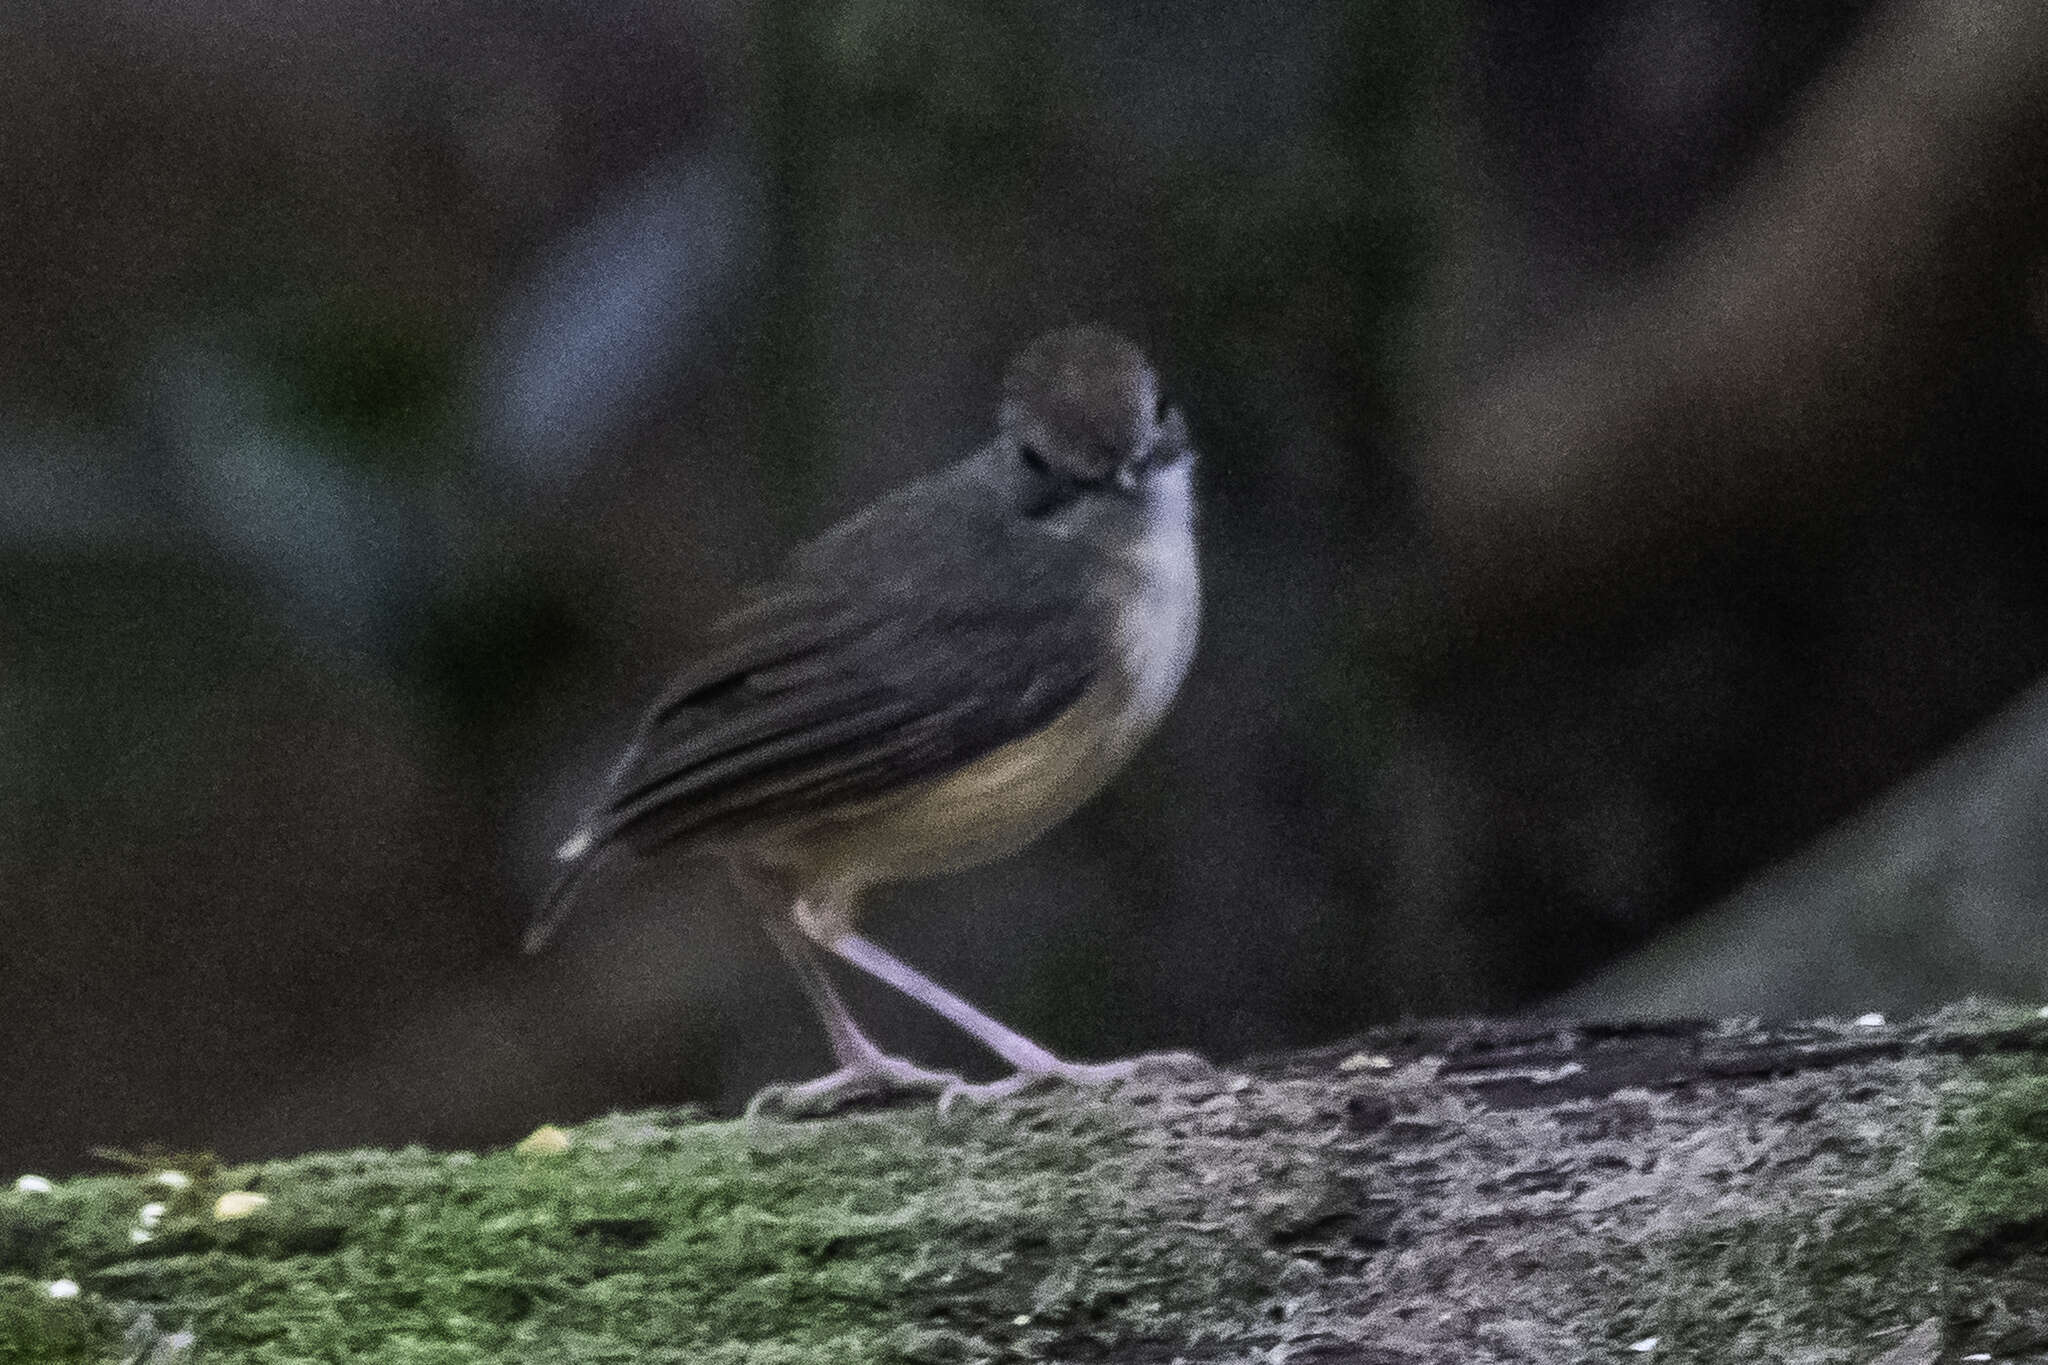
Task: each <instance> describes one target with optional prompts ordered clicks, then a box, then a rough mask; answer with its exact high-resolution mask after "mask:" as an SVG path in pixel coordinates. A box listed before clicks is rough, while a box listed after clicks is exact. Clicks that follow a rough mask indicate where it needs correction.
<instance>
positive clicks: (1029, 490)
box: [524, 324, 1202, 1116]
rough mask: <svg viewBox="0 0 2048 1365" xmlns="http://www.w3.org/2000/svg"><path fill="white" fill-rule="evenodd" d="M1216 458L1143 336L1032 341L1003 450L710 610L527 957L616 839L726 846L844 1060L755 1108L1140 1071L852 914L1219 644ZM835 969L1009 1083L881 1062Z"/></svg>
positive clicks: (663, 848)
mask: <svg viewBox="0 0 2048 1365" xmlns="http://www.w3.org/2000/svg"><path fill="white" fill-rule="evenodd" d="M1195 463H1196V461H1195V452H1194V449H1193V446H1192V444H1191V442H1190V439H1189V434H1188V428H1187V423H1186V420H1185V418H1184V417H1183V415H1182V413H1181V411H1180V409H1179V408H1177V407H1172V406H1169V405H1167V404H1166V403H1165V402H1164V400H1163V399H1162V398H1161V394H1160V382H1159V379H1158V376H1157V374H1156V373H1155V372H1154V370H1153V368H1152V366H1151V364H1150V363H1149V361H1148V360H1147V359H1146V357H1145V355H1144V353H1143V352H1142V351H1141V350H1140V349H1139V348H1138V347H1137V346H1136V345H1135V344H1133V343H1132V342H1131V341H1129V340H1127V339H1126V338H1125V337H1124V336H1122V335H1120V334H1119V333H1117V332H1115V331H1112V330H1110V329H1109V328H1106V327H1103V326H1100V325H1095V324H1088V325H1079V326H1071V327H1065V328H1061V329H1057V330H1054V331H1050V332H1047V333H1045V334H1044V335H1042V336H1039V337H1038V338H1037V339H1036V340H1034V341H1032V342H1031V343H1030V344H1028V345H1027V346H1025V347H1024V348H1023V349H1022V350H1021V351H1019V352H1018V353H1017V355H1016V357H1015V358H1014V359H1013V360H1012V361H1011V363H1010V364H1009V366H1008V368H1007V370H1006V371H1005V373H1004V375H1003V378H1002V384H1001V392H1000V399H999V402H998V403H997V405H996V421H995V432H994V434H993V436H991V437H990V438H988V439H987V440H986V441H984V442H983V443H982V444H981V445H980V446H979V447H977V448H975V449H974V450H972V451H971V452H970V453H968V454H967V455H966V456H965V457H964V458H961V459H959V460H958V461H957V462H956V463H953V464H951V465H949V466H946V467H944V468H942V469H940V470H938V471H937V472H935V473H932V474H930V475H928V476H926V477H924V478H922V479H918V480H915V481H913V482H910V483H908V484H906V485H904V486H902V487H900V488H898V489H896V490H895V491H893V492H891V493H887V494H885V495H883V496H882V497H881V498H879V499H878V500H877V501H875V502H874V503H872V504H870V505H869V506H868V507H866V508H865V509H864V510H862V511H859V512H857V513H855V514H854V515H852V516H850V517H848V518H847V519H846V520H844V521H842V522H840V523H838V524H837V525H835V526H833V527H831V528H830V529H829V530H826V531H825V532H823V533H822V534H821V535H819V536H817V537H816V538H815V539H813V540H811V541H809V542H808V543H806V544H803V545H801V546H799V547H798V548H797V549H796V550H794V551H793V552H792V553H791V554H790V556H789V558H788V560H787V562H786V563H785V564H784V566H783V567H782V568H781V570H780V571H779V572H778V573H776V574H775V575H774V576H772V577H770V578H769V579H768V580H767V581H765V582H763V583H761V584H759V585H758V586H756V587H754V588H753V589H752V590H751V591H749V592H747V593H745V594H744V595H743V596H742V597H741V599H740V600H739V602H738V603H737V604H736V605H735V606H734V607H733V608H732V609H731V610H729V611H727V612H726V613H725V614H724V615H722V616H720V617H718V618H717V619H716V620H715V621H714V622H713V624H712V625H711V626H710V628H709V630H708V631H707V632H706V638H705V641H704V643H703V646H702V648H701V650H700V651H699V652H697V654H696V655H695V657H694V658H693V659H691V660H690V661H689V662H687V663H686V664H685V665H684V666H683V667H682V668H681V669H680V671H679V672H677V673H676V674H675V675H674V677H673V679H672V680H671V681H670V682H669V684H668V686H667V687H666V688H665V689H664V690H663V691H662V692H661V694H660V695H659V697H658V699H657V700H656V701H655V702H654V704H653V705H652V707H651V708H649V709H648V710H647V712H646V713H645V715H644V717H643V718H642V719H641V721H640V723H639V725H638V727H637V729H636V730H635V731H634V732H633V734H632V738H631V740H630V741H629V742H628V743H627V744H626V746H625V748H624V750H623V752H622V753H621V754H620V756H619V757H618V759H617V761H616V762H615V763H614V764H613V765H612V767H611V769H610V772H609V776H608V777H607V779H606V780H605V781H604V782H603V783H602V785H601V787H600V789H599V791H598V793H597V795H596V797H595V799H594V800H593V801H592V802H591V804H590V806H589V808H588V811H587V814H586V815H585V816H584V818H583V819H582V821H581V822H580V823H579V824H578V825H577V827H576V828H575V830H574V832H573V833H571V834H570V835H569V837H568V838H566V839H565V840H563V841H562V843H561V844H560V846H559V847H558V849H557V850H556V862H557V864H558V869H557V876H556V879H555V881H554V884H553V886H552V887H551V889H550V890H549V891H548V893H547V894H546V896H545V897H544V899H543V900H542V901H541V902H540V904H539V906H538V908H537V909H536V911H535V914H534V918H533V920H532V922H531V925H530V927H529V928H528V931H527V933H526V937H525V941H524V946H525V949H526V951H527V952H529V953H532V952H537V951H539V950H540V949H541V948H542V947H544V946H545V945H546V944H547V942H548V941H549V940H550V938H551V937H552V936H553V935H554V933H555V931H556V930H557V929H558V928H559V926H560V925H561V923H562V922H563V920H564V919H565V918H566V917H567V916H568V915H569V913H570V912H571V910H572V909H573V908H574V907H575V906H576V904H577V903H578V902H579V900H581V899H582V898H583V895H584V893H585V891H586V889H587V886H588V884H589V882H590V880H591V877H592V874H593V871H594V870H595V869H596V868H597V867H599V866H600V865H601V863H602V862H603V861H605V856H606V855H607V854H609V853H612V852H614V851H617V850H624V851H627V852H629V853H630V854H632V855H634V856H635V857H637V858H641V859H656V860H658V861H661V862H667V861H669V860H673V859H683V858H691V857H700V856H701V857H709V858H711V859H713V860H715V861H717V862H718V863H720V864H722V865H723V867H724V869H725V871H726V873H727V874H728V876H729V878H730V880H731V881H732V882H733V883H734V884H735V885H736V887H737V888H738V889H739V890H740V891H741V893H742V894H743V895H744V896H745V897H746V899H747V900H748V901H749V902H751V903H752V904H753V905H755V906H756V907H757V908H758V909H759V911H760V913H761V918H762V923H763V926H764V927H765V929H766V930H767V932H768V935H769V937H770V938H771V939H772V941H773V942H774V944H775V946H776V947H777V949H778V950H779V951H780V952H781V954H782V956H783V957H784V958H785V959H787V961H788V963H789V965H790V967H791V968H792V969H793V970H794V971H795V973H796V976H797V979H798V981H799V982H800V983H801V985H802V988H803V991H804V994H805V995H806V997H807V998H808V999H809V1002H810V1004H811V1006H812V1008H813V1009H814V1010H815V1011H816V1013H817V1015H818V1018H819V1021H820V1022H821V1024H822V1025H823V1027H824V1031H825V1036H826V1039H827V1041H828V1042H829V1043H830V1045H831V1049H832V1053H833V1057H834V1059H835V1062H836V1066H835V1069H834V1070H832V1071H831V1072H829V1073H828V1074H826V1075H824V1076H820V1077H818V1078H817V1079H815V1080H812V1081H808V1082H804V1083H802V1084H798V1085H790V1084H786V1083H785V1084H781V1085H777V1086H771V1087H769V1088H768V1089H767V1090H764V1091H763V1092H762V1093H761V1094H760V1095H757V1096H756V1097H755V1099H754V1102H753V1103H752V1104H751V1105H750V1106H749V1109H748V1112H749V1114H750V1115H751V1114H755V1113H758V1112H762V1111H763V1110H764V1108H765V1109H766V1110H769V1111H773V1112H776V1113H781V1114H786V1115H790V1116H802V1115H809V1114H818V1113H825V1112H830V1111H832V1110H834V1109H837V1108H840V1107H843V1106H845V1105H847V1104H851V1103H855V1102H860V1101H867V1100H884V1101H886V1100H889V1099H894V1098H897V1097H899V1096H902V1095H905V1094H929V1095H937V1096H938V1097H939V1102H940V1105H941V1107H944V1106H946V1105H949V1104H951V1103H952V1102H953V1101H955V1100H957V1099H959V1098H962V1097H971V1098H975V1099H990V1098H998V1097H1001V1096H1006V1095H1012V1094H1016V1093H1018V1092H1019V1091H1021V1090H1023V1089H1025V1088H1026V1087H1029V1086H1032V1085H1035V1084H1038V1083H1042V1082H1069V1083H1073V1084H1077V1085H1099V1084H1103V1083H1107V1082H1112V1081H1117V1080H1121V1079H1126V1078H1128V1077H1130V1076H1132V1075H1133V1074H1135V1073H1136V1072H1137V1070H1138V1069H1139V1068H1140V1066H1141V1065H1142V1064H1143V1063H1144V1062H1145V1061H1146V1059H1142V1058H1141V1059H1130V1060H1126V1061H1122V1062H1110V1063H1082V1062H1074V1061H1069V1060H1067V1059H1065V1058H1062V1057H1060V1056H1058V1055H1056V1054H1055V1053H1053V1052H1052V1051H1050V1050H1048V1049H1047V1048H1045V1047H1042V1046H1040V1045H1039V1044H1038V1043H1036V1042H1034V1041H1032V1040H1031V1039H1030V1038H1028V1037H1026V1036H1024V1035H1023V1034H1021V1033H1019V1032H1017V1031H1015V1030H1013V1029H1011V1028H1009V1027H1008V1026H1006V1025H1004V1024H1002V1023H1000V1022H998V1021H996V1020H995V1019H993V1018H991V1017H989V1016H988V1015H986V1014H984V1013H982V1012H981V1011H980V1010H978V1009H976V1008H975V1007H974V1006H972V1005H970V1004H969V1003H968V1002H967V1001H966V1000H964V999H962V998H961V997H960V996H958V995H956V994H954V993H953V992H952V991H950V990H948V989H947V988H946V987H944V986H942V985H940V984H939V983H937V982H935V981H933V980H931V979H930V978H928V977H926V976H925V975H924V974H923V973H921V972H919V971H917V970H916V969H914V968H912V967H910V966H909V965H908V964H906V963H904V962H903V961H901V960H900V959H898V958H897V957H895V956H894V955H893V954H891V953H889V952H887V951H886V950H884V949H883V948H882V947H881V946H879V945H878V944H876V943H874V942H873V941H872V940H870V939H868V938H866V937H864V936H863V935H861V934H860V933H859V932H858V931H857V922H858V914H859V910H860V906H861V901H862V898H863V895H864V893H866V892H868V891H869V890H870V889H872V888H874V887H877V886H882V885H887V884H891V883H897V882H904V881H911V880H916V879H920V878H925V877H930V876H935V875H938V874H941V873H946V872H952V871H956V870H960V869H964V868H969V867H974V866H977V865H980V864H983V863H987V862H990V861H992V860H994V859H997V858H1001V857H1004V856H1006V855H1008V854H1010V853H1013V852H1015V851H1017V850H1018V849H1020V848H1022V847H1024V846H1025V845H1026V844H1028V843H1030V842H1031V841H1032V840H1034V839H1036V838H1037V837H1038V836H1039V835H1041V834H1043V833H1044V832H1045V831H1046V830H1048V829H1049V828H1051V827H1052V826H1053V825H1055V824H1057V823H1059V822H1060V821H1062V820H1064V819H1066V818H1067V817H1068V816H1069V815H1071V814H1073V813H1074V812H1075V811H1076V810H1077V809H1078V808H1079V807H1080V806H1082V805H1083V803H1085V802H1086V801H1087V800H1088V799H1089V798H1090V797H1091V796H1093V795H1095V793H1096V792H1097V791H1099V790H1100V789H1101V788H1102V787H1103V786H1104V785H1105V784H1106V783H1107V782H1108V781H1109V780H1110V778H1111V777H1112V776H1113V775H1114V774H1115V773H1116V772H1117V771H1118V770H1119V769H1120V768H1121V767H1122V766H1123V765H1124V763H1125V762H1126V760H1128V759H1129V758H1130V756H1131V754H1132V752H1133V751H1134V750H1135V749H1136V748H1137V747H1138V745H1139V744H1140V743H1141V742H1142V741H1143V740H1144V739H1145V738H1146V737H1147V735H1149V734H1150V733H1151V732H1152V731H1153V730H1154V729H1155V727H1156V726H1157V725H1158V724H1159V722H1160V720H1161V718H1162V717H1163V716H1164V715H1165V713H1166V711H1167V709H1168V707H1169V706H1170V705H1171V703H1172V701H1173V699H1174V696H1175V694H1176V693H1177V691H1178V690H1179V688H1180V685H1181V681H1182V678H1183V677H1184V676H1185V674H1186V672H1187V669H1188V666H1189V663H1190V660H1191V659H1192V656H1193V654H1194V650H1195V643H1196V639H1197V636H1198V633H1199V623H1200V616H1201V586H1200V574H1199V570H1198V564H1197V553H1196V516H1195V491H1194V483H1193V469H1194V465H1195ZM829 958H837V959H839V960H840V961H842V962H844V963H846V964H848V965H850V966H851V967H853V968H855V969H857V970H859V971H862V972H865V973H867V974H868V975H870V976H873V977H874V978H876V979H878V980H880V981H882V982H884V983H886V984H887V985H889V986H892V987H894V988H895V989H897V990H899V991H901V992H903V993H904V994H905V995H907V996H909V997H910V998H912V999H913V1000H916V1001H918V1002H919V1003H920V1004H922V1005H924V1006H926V1007H928V1008H929V1009H931V1010H933V1011H934V1012H936V1013H937V1014H939V1015H940V1016H942V1017H943V1018H945V1019H947V1020H949V1021H951V1022H952V1023H953V1024H955V1025H956V1026H958V1027H959V1028H961V1029H962V1030H963V1031H965V1032H966V1033H968V1034H969V1035H970V1036H972V1037H973V1038H975V1039H976V1040H977V1041H979V1042H980V1043H981V1044H982V1045H984V1046H985V1047H986V1048H988V1049H989V1050H990V1051H991V1052H993V1053H994V1054H995V1055H996V1056H997V1057H999V1058H1000V1059H1002V1061H1004V1062H1005V1063H1007V1064H1008V1066H1009V1067H1010V1068H1011V1071H1010V1074H1009V1075H1007V1076H1005V1077H1003V1078H1001V1079H998V1080H995V1081H989V1082H982V1083H979V1084H970V1083H969V1082H967V1081H965V1080H963V1079H962V1078H961V1077H960V1076H958V1075H956V1074H954V1073H951V1072H946V1071H938V1070H933V1069H929V1068H926V1067H924V1066H921V1065H919V1064H918V1063H916V1062H914V1061H912V1060H910V1059H908V1058H904V1057H900V1056H896V1055H893V1054H890V1053H888V1052H886V1051H885V1050H884V1049H883V1048H882V1047H880V1046H879V1045H878V1044H876V1043H875V1042H874V1041H873V1040H871V1039H870V1038H869V1037H868V1035H867V1034H866V1033H865V1032H864V1031H863V1030H862V1029H861V1027H860V1025H859V1024H858V1022H857V1021H856V1020H855V1019H854V1017H853V1015H852V1013H851V1012H850V1011H849V1010H848V1008H847V1006H846V1003H845V1001H844V999H843V998H842V997H841V995H840V993H839V990H838V988H837V987H836V986H835V984H834V982H833V980H832V977H831V975H830V972H829V971H828V969H827V961H828V959H829ZM1166 1061H1167V1064H1168V1069H1169V1070H1170V1069H1172V1067H1175V1066H1184V1065H1190V1064H1192V1065H1202V1063H1201V1062H1200V1059H1198V1058H1194V1057H1192V1056H1191V1055H1190V1054H1173V1055H1171V1056H1170V1057H1168V1058H1167V1059H1166Z"/></svg>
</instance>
